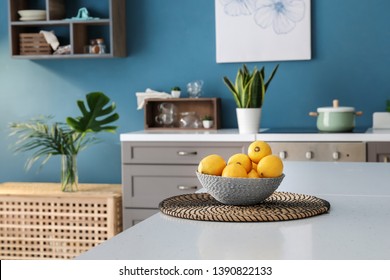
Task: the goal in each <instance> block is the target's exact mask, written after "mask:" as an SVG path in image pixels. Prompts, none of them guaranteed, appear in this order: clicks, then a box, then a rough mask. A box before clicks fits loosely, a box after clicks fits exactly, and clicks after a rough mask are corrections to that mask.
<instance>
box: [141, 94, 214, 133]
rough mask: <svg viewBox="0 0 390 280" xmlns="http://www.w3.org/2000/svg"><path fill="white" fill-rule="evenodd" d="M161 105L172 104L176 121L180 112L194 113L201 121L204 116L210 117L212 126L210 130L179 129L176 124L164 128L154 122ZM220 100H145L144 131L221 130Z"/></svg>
mask: <svg viewBox="0 0 390 280" xmlns="http://www.w3.org/2000/svg"><path fill="white" fill-rule="evenodd" d="M161 103H173V104H174V105H175V106H176V108H177V121H178V120H179V118H180V113H182V112H195V113H196V114H197V116H198V117H199V118H200V119H202V117H204V116H206V115H207V116H211V117H212V118H213V121H214V124H213V126H212V127H211V128H208V129H206V128H180V127H179V125H178V124H177V123H176V124H175V125H173V126H169V127H164V126H162V125H160V124H158V123H157V122H156V120H155V118H156V116H157V115H158V114H159V109H158V106H159V105H160V104H161ZM220 111H221V99H220V98H169V99H158V98H150V99H146V100H145V114H144V115H145V118H144V119H145V123H144V128H145V130H184V129H185V130H210V129H211V130H212V129H219V128H221V117H220Z"/></svg>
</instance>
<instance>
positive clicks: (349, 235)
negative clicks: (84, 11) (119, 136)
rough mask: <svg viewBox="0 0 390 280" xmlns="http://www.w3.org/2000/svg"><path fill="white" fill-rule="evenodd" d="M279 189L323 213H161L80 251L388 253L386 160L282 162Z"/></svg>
mask: <svg viewBox="0 0 390 280" xmlns="http://www.w3.org/2000/svg"><path fill="white" fill-rule="evenodd" d="M284 173H285V174H286V177H285V179H284V181H283V182H282V184H281V186H280V188H279V191H288V192H295V193H304V194H309V195H315V196H317V197H319V198H322V199H325V200H327V201H328V202H329V203H330V204H331V208H330V211H329V212H328V213H327V214H323V215H319V216H314V217H311V218H306V219H301V220H292V221H283V222H265V223H264V222H263V223H261V222H260V223H225V222H203V221H193V220H185V219H179V218H174V217H171V216H167V215H164V214H162V213H158V214H155V215H153V216H152V217H150V218H149V219H147V220H145V221H143V222H141V223H139V224H137V225H135V226H134V227H132V228H130V229H127V230H126V231H124V232H122V233H121V234H119V235H117V236H115V237H113V238H112V239H110V240H108V241H106V242H104V243H102V244H101V245H99V246H97V247H95V248H93V249H91V250H90V251H88V252H86V253H84V254H82V255H81V256H79V257H78V259H111V260H115V259H117V260H129V259H139V260H146V259H168V260H176V259H177V260H179V259H188V260H190V259H191V260H192V259H387V260H388V259H390V237H389V236H390V165H389V164H384V163H333V162H310V163H309V162H286V163H285V172H284Z"/></svg>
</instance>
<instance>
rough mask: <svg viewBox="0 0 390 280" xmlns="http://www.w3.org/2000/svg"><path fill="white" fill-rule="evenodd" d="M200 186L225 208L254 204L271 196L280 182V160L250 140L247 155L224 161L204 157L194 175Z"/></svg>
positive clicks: (260, 143) (263, 144)
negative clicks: (227, 206) (225, 205)
mask: <svg viewBox="0 0 390 280" xmlns="http://www.w3.org/2000/svg"><path fill="white" fill-rule="evenodd" d="M196 175H197V177H198V180H199V182H200V183H201V185H202V187H203V188H204V189H205V190H206V192H207V193H209V194H210V195H211V196H212V197H214V198H215V199H216V200H217V201H219V202H221V203H223V204H227V205H255V204H259V203H261V202H263V201H264V200H265V199H267V198H268V197H269V196H271V195H272V194H273V193H274V192H275V191H276V190H277V188H278V187H279V185H280V184H281V182H282V181H283V179H284V177H285V174H284V173H283V161H282V160H281V159H280V158H279V157H278V156H276V155H273V154H272V150H271V147H270V146H269V144H268V143H266V142H264V141H254V142H252V143H251V144H250V145H249V147H248V153H247V154H244V153H237V154H234V155H232V156H231V157H230V158H229V159H228V161H225V159H224V158H223V157H222V156H220V155H217V154H212V155H208V156H206V157H204V158H203V159H202V160H201V161H200V162H199V165H198V170H197V172H196Z"/></svg>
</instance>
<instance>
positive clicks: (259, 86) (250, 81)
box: [223, 64, 279, 108]
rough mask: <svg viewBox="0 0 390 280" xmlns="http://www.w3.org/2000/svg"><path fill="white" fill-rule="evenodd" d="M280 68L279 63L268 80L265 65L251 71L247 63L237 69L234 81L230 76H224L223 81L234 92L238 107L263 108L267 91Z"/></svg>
mask: <svg viewBox="0 0 390 280" xmlns="http://www.w3.org/2000/svg"><path fill="white" fill-rule="evenodd" d="M278 68H279V64H278V65H276V67H275V68H274V70H273V71H272V73H271V75H270V76H269V78H268V79H267V80H266V79H265V69H264V67H262V68H261V69H260V70H258V69H257V68H256V67H255V68H254V69H253V71H252V73H251V72H250V71H249V70H248V68H247V67H246V65H245V64H244V65H243V66H242V68H240V69H239V70H238V71H237V75H236V80H235V82H234V83H233V82H232V81H230V80H229V78H227V77H224V78H223V81H224V83H225V85H226V86H227V87H228V89H229V90H230V91H231V93H232V94H233V97H234V101H235V102H236V104H237V107H238V108H261V107H262V106H263V101H264V96H265V93H266V91H267V89H268V86H269V84H270V83H271V81H272V79H273V78H274V76H275V74H276V71H277V70H278Z"/></svg>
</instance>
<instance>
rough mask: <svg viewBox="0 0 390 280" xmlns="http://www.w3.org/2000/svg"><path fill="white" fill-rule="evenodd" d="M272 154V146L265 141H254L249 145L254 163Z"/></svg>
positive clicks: (249, 154)
mask: <svg viewBox="0 0 390 280" xmlns="http://www.w3.org/2000/svg"><path fill="white" fill-rule="evenodd" d="M270 154H272V150H271V146H270V145H269V144H268V143H267V142H264V141H259V140H257V141H254V142H252V143H251V144H250V145H249V147H248V156H249V157H250V159H251V160H252V161H253V162H254V163H258V162H259V161H260V160H261V159H262V158H263V157H265V156H268V155H270Z"/></svg>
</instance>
